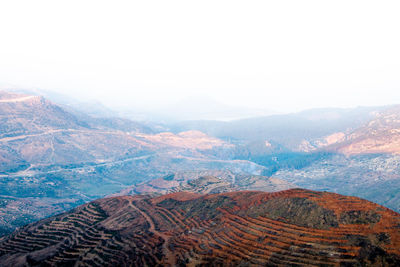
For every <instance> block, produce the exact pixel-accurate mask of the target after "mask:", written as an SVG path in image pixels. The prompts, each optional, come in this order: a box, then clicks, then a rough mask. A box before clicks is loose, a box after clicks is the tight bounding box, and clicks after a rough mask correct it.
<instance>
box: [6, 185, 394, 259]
mask: <svg viewBox="0 0 400 267" xmlns="http://www.w3.org/2000/svg"><path fill="white" fill-rule="evenodd" d="M249 264H252V265H296V266H315V265H317V266H320V265H324V266H340V265H343V266H359V265H372V266H398V265H399V264H400V214H398V213H395V212H393V211H391V210H389V209H386V208H384V207H382V206H379V205H377V204H374V203H372V202H369V201H366V200H362V199H359V198H356V197H346V196H341V195H338V194H333V193H323V192H316V191H308V190H302V189H291V190H288V191H281V192H276V193H263V192H257V191H241V192H231V193H222V194H214V195H206V196H201V195H197V194H193V193H185V192H180V193H173V194H169V195H165V196H161V197H156V198H150V197H149V196H125V197H114V198H106V199H101V200H97V201H94V202H91V203H89V204H86V205H83V206H80V207H78V208H76V209H75V210H73V211H71V212H68V213H64V214H61V215H59V216H56V217H51V218H48V219H46V220H42V221H40V222H37V223H34V224H30V225H28V226H26V227H24V228H22V229H20V230H18V231H16V232H15V233H13V234H12V235H10V236H7V237H4V238H3V239H1V240H0V265H2V266H35V265H46V266H63V265H68V266H72V265H75V266H116V265H120V266H129V265H133V266H144V265H148V266H155V265H162V266H168V265H188V266H194V265H204V266H210V265H243V266H247V265H249Z"/></svg>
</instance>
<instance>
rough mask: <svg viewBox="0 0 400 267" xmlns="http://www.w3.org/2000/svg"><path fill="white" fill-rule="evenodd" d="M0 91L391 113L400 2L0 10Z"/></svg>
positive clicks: (97, 4) (50, 5)
mask: <svg viewBox="0 0 400 267" xmlns="http://www.w3.org/2000/svg"><path fill="white" fill-rule="evenodd" d="M0 83H3V84H14V85H16V86H21V87H39V88H43V89H48V90H57V91H60V92H63V93H66V94H73V95H75V96H79V97H81V96H82V97H92V98H96V99H99V100H101V101H103V102H105V103H106V104H108V105H112V104H114V105H115V104H121V105H136V106H144V105H145V106H156V105H159V104H160V103H166V102H167V103H168V102H171V103H172V102H176V101H179V100H180V99H182V98H187V97H188V96H191V95H199V94H204V95H208V96H210V97H212V98H214V99H216V100H218V101H221V102H223V103H226V104H231V105H242V106H249V107H257V108H260V107H261V108H268V109H275V110H285V111H293V110H299V109H306V108H312V107H322V106H340V107H347V106H357V105H382V104H392V103H400V1H398V0H397V1H365V0H363V1H351V0H346V1H337V0H336V1H322V0H317V1H298V0H295V1H284V0H279V1H266V0H264V1H232V0H229V1H217V0H213V1H188V0H185V1H126V2H120V1H105V2H102V1H85V0H80V1H55V0H52V1H31V0H29V1H18V0H10V1H7V0H3V1H1V2H0Z"/></svg>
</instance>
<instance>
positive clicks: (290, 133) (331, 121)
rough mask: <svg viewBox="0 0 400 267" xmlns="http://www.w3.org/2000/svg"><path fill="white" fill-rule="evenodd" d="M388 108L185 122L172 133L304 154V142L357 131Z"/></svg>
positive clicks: (310, 111)
mask: <svg viewBox="0 0 400 267" xmlns="http://www.w3.org/2000/svg"><path fill="white" fill-rule="evenodd" d="M385 108H387V107H359V108H354V109H339V108H326V109H312V110H306V111H302V112H298V113H292V114H281V115H271V116H263V117H255V118H249V119H242V120H234V121H230V122H218V121H204V120H201V121H184V122H180V123H177V124H175V125H173V126H172V130H173V131H177V132H179V131H184V130H188V129H192V130H193V129H194V130H199V131H202V132H204V133H207V134H209V135H212V136H215V137H218V138H222V139H224V140H230V141H232V142H238V143H240V144H246V143H251V142H254V141H260V142H263V143H265V141H268V142H270V143H277V144H280V145H281V146H283V147H285V148H287V149H289V150H294V151H303V150H304V149H303V146H304V145H303V143H304V142H312V141H313V140H315V139H318V138H323V137H325V136H328V135H331V134H333V133H336V132H348V131H351V130H352V129H356V128H357V127H360V126H361V125H363V124H364V123H366V122H367V121H369V120H371V119H373V118H374V116H375V114H376V113H377V112H378V111H380V110H383V109H385Z"/></svg>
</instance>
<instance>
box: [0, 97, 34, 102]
mask: <svg viewBox="0 0 400 267" xmlns="http://www.w3.org/2000/svg"><path fill="white" fill-rule="evenodd" d="M34 97H35V96H33V95H31V96H24V97H19V98H12V99H0V103H15V102H23V101H26V100H29V99H32V98H34Z"/></svg>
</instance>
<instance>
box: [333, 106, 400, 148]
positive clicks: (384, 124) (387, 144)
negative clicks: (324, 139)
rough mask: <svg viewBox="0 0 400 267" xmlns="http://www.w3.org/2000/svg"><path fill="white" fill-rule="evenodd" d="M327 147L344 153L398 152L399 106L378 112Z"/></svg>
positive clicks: (399, 131) (399, 137)
mask: <svg viewBox="0 0 400 267" xmlns="http://www.w3.org/2000/svg"><path fill="white" fill-rule="evenodd" d="M327 149H329V150H334V151H336V152H339V153H342V154H345V155H359V154H399V153H400V106H393V107H391V108H389V109H386V110H384V111H381V112H379V113H378V114H377V115H376V117H375V118H373V119H372V120H370V121H369V122H368V123H366V124H365V125H363V126H361V127H359V128H357V129H355V130H354V131H353V132H351V133H350V134H348V135H346V136H343V137H342V138H341V139H339V140H338V141H337V142H335V144H333V145H331V146H329V147H327Z"/></svg>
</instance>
